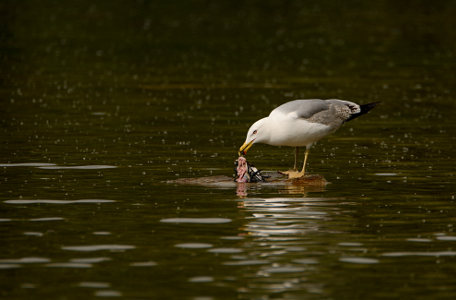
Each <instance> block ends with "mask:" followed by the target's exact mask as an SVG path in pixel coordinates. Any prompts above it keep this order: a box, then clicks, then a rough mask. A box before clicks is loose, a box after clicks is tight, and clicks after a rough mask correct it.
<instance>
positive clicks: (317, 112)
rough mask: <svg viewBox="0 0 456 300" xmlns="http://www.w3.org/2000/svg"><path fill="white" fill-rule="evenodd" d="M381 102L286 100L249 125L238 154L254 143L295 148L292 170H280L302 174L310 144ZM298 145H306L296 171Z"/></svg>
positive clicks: (295, 175) (291, 176) (295, 174)
mask: <svg viewBox="0 0 456 300" xmlns="http://www.w3.org/2000/svg"><path fill="white" fill-rule="evenodd" d="M378 103H380V102H372V103H368V104H363V105H359V104H357V103H354V102H351V101H346V100H339V99H328V100H320V99H306V100H293V101H290V102H286V103H284V104H282V105H280V106H279V107H277V108H275V109H274V110H273V111H271V113H270V114H269V116H268V117H266V118H263V119H260V120H258V121H256V122H255V123H253V125H252V126H250V128H249V131H248V132H247V137H246V139H245V142H244V144H243V145H242V146H241V147H240V148H239V153H238V154H239V155H246V153H247V151H248V150H249V149H250V148H251V147H252V146H253V144H256V143H262V144H268V145H273V146H290V147H295V162H294V168H293V170H290V171H287V172H282V173H283V174H285V175H288V178H300V177H304V175H305V170H306V163H307V157H308V156H309V150H310V147H311V146H312V145H313V144H314V143H315V142H317V141H319V140H320V139H322V138H324V137H325V136H327V135H329V134H331V133H333V132H335V131H336V130H337V129H339V127H341V126H342V124H344V123H345V122H348V121H351V120H353V119H355V118H357V117H359V116H361V115H364V114H366V113H367V112H369V111H370V110H371V109H372V108H374V107H375V106H376V105H377V104H378ZM299 147H306V151H305V154H304V163H303V166H302V170H301V171H297V167H296V166H297V159H298V155H299Z"/></svg>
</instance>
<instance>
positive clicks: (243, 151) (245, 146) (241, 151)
mask: <svg viewBox="0 0 456 300" xmlns="http://www.w3.org/2000/svg"><path fill="white" fill-rule="evenodd" d="M254 141H255V140H254V139H253V140H251V141H250V142H248V143H247V142H245V143H244V144H243V145H242V146H241V148H239V152H238V155H239V156H241V155H245V154H246V153H247V151H249V149H250V147H252V145H253V142H254Z"/></svg>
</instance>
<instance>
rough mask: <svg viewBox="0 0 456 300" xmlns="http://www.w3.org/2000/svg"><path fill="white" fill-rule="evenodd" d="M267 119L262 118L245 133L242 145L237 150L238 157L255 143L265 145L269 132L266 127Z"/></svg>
mask: <svg viewBox="0 0 456 300" xmlns="http://www.w3.org/2000/svg"><path fill="white" fill-rule="evenodd" d="M268 120H269V118H268V117H266V118H263V119H260V120H258V121H256V122H255V123H253V125H252V126H250V128H249V131H248V132H247V137H246V138H245V142H244V144H243V145H242V146H241V148H239V155H241V154H246V153H247V151H248V150H249V149H250V147H252V145H253V144H255V143H267V141H268V140H269V130H268V129H267V127H268V125H269V124H268Z"/></svg>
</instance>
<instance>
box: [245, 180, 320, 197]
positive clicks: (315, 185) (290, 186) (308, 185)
mask: <svg viewBox="0 0 456 300" xmlns="http://www.w3.org/2000/svg"><path fill="white" fill-rule="evenodd" d="M327 184H328V182H327V181H326V179H325V178H324V177H323V176H321V175H309V176H307V177H306V178H300V179H295V180H278V181H272V182H267V183H244V182H240V183H237V184H236V195H237V196H239V197H240V198H243V197H247V196H248V194H249V192H261V191H263V190H270V189H275V190H277V192H278V193H280V194H290V195H297V194H300V195H303V196H304V197H305V196H306V195H307V193H309V192H323V191H325V187H326V185H327Z"/></svg>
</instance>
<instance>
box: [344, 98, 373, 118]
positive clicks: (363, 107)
mask: <svg viewBox="0 0 456 300" xmlns="http://www.w3.org/2000/svg"><path fill="white" fill-rule="evenodd" d="M379 103H380V101H378V102H372V103H367V104H362V105H360V106H359V107H360V108H361V111H360V112H359V113H356V114H352V115H351V116H350V118H348V119H347V120H345V122H348V121H351V120H353V119H355V118H357V117H359V116H362V115H364V114H367V113H368V112H369V111H370V110H371V109H372V108H374V107H375V106H377V104H379Z"/></svg>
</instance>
